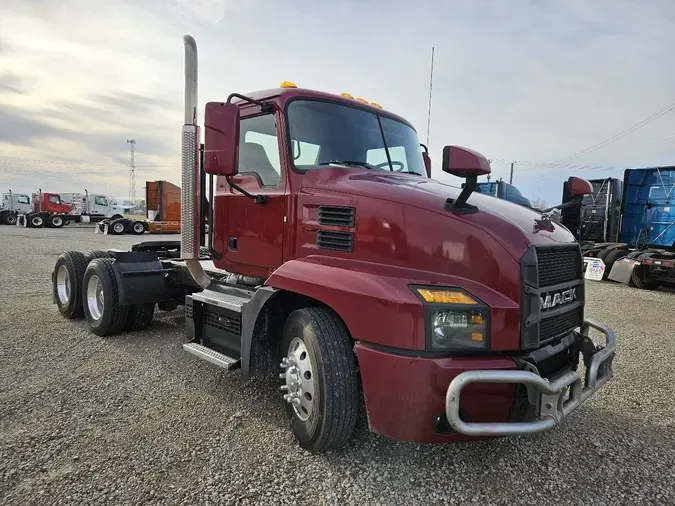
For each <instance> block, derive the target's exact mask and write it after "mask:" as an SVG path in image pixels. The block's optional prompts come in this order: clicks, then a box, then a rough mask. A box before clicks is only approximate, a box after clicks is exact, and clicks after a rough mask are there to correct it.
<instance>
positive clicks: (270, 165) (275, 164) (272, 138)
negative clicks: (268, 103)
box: [239, 114, 281, 186]
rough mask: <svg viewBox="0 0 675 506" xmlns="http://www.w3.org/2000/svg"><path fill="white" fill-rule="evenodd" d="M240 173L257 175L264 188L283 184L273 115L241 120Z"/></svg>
mask: <svg viewBox="0 0 675 506" xmlns="http://www.w3.org/2000/svg"><path fill="white" fill-rule="evenodd" d="M239 173H240V174H244V173H255V174H257V175H258V177H259V178H260V181H261V182H262V185H263V186H278V185H279V183H280V182H281V162H280V161H279V143H278V140H277V131H276V125H275V121H274V115H273V114H264V115H262V116H254V117H252V118H245V119H242V120H241V133H240V137H239Z"/></svg>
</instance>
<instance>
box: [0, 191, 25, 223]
mask: <svg viewBox="0 0 675 506" xmlns="http://www.w3.org/2000/svg"><path fill="white" fill-rule="evenodd" d="M31 210H32V207H31V203H30V195H28V194H27V193H14V192H12V190H9V192H8V193H3V194H2V202H0V224H2V225H16V221H17V219H18V216H19V214H26V213H29V212H30V211H31Z"/></svg>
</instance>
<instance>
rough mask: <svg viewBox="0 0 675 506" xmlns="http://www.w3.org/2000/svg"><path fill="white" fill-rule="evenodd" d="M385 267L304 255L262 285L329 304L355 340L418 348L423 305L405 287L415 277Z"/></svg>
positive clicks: (279, 269) (280, 269) (412, 281)
mask: <svg viewBox="0 0 675 506" xmlns="http://www.w3.org/2000/svg"><path fill="white" fill-rule="evenodd" d="M401 274H403V273H401V272H396V271H395V269H392V268H391V267H390V266H382V265H379V264H373V263H369V262H361V261H352V260H343V259H336V258H330V257H324V256H310V257H305V258H303V259H301V260H290V261H288V262H286V263H284V264H283V265H282V266H281V267H279V268H278V269H277V270H276V271H274V273H273V274H272V275H271V276H270V277H269V278H268V280H267V281H266V283H265V284H266V285H268V286H271V287H274V288H277V289H281V290H288V291H290V292H294V293H298V294H301V295H305V296H307V297H311V298H313V299H316V300H318V301H320V302H322V303H324V304H326V305H327V306H328V307H330V308H331V309H333V310H334V311H335V312H336V313H337V314H338V315H339V316H340V318H342V320H343V321H344V322H345V325H346V326H347V328H348V329H349V332H350V333H351V335H352V337H353V338H354V339H355V340H359V341H360V340H363V341H367V342H370V343H376V344H381V345H384V346H393V347H397V348H407V349H424V309H423V307H422V303H421V302H420V300H419V299H418V298H417V296H416V295H415V294H414V293H413V292H412V290H411V289H410V288H408V284H410V283H414V282H416V281H415V280H412V279H410V278H408V277H407V276H406V275H401Z"/></svg>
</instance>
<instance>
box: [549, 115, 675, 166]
mask: <svg viewBox="0 0 675 506" xmlns="http://www.w3.org/2000/svg"><path fill="white" fill-rule="evenodd" d="M673 109H675V102H674V103H672V104H670V105H669V106H667V107H664V108H663V109H661V110H660V111H658V112H656V113H654V114H652V115H651V116H649V117H648V118H645V119H643V120H642V121H640V122H639V123H636V124H635V125H633V126H631V127H629V128H627V129H626V130H624V131H623V132H619V133H618V134H616V135H614V136H612V137H610V138H609V139H606V140H604V141H602V142H599V143H598V144H594V145H593V146H591V147H589V148H586V149H584V150H583V151H579V152H578V153H575V154H573V155H570V156H567V157H565V158H561V159H560V160H558V161H557V162H553V164H551V166H556V165H557V164H559V163H564V162H568V161H570V160H573V159H574V158H578V157H580V156H583V155H586V154H588V153H591V152H593V151H596V150H598V149H600V148H604V147H605V146H607V145H609V144H612V143H613V142H616V141H618V140H619V139H621V138H623V137H625V136H627V135H629V134H631V133H633V132H635V131H636V130H639V129H640V128H642V127H643V126H645V125H648V124H649V123H651V122H652V121H655V120H656V119H658V118H660V117H661V116H663V115H664V114H668V113H669V112H670V111H672V110H673Z"/></svg>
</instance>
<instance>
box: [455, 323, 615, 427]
mask: <svg viewBox="0 0 675 506" xmlns="http://www.w3.org/2000/svg"><path fill="white" fill-rule="evenodd" d="M591 327H592V328H594V329H596V330H598V331H600V332H602V333H603V334H604V335H605V341H606V343H605V346H604V347H596V346H595V345H594V344H593V343H592V341H591V339H590V337H588V332H589V330H590V328H591ZM577 337H578V338H579V339H581V340H582V345H581V354H582V355H583V357H584V363H585V365H586V377H585V384H582V378H581V376H580V375H579V373H578V372H577V371H567V372H564V373H561V374H559V375H557V376H554V377H553V378H551V379H550V380H548V379H546V378H542V377H541V376H539V375H537V374H535V373H533V372H529V371H513V370H511V371H466V372H463V373H460V374H458V375H457V376H456V377H455V378H454V379H453V380H452V381H451V382H450V386H449V387H448V391H447V393H446V395H445V414H446V416H447V418H448V421H449V422H450V425H451V426H452V428H453V429H454V430H456V431H457V432H459V433H461V434H465V435H467V436H515V435H521V434H534V433H537V432H543V431H545V430H549V429H551V428H553V427H555V426H556V425H558V424H560V423H561V422H562V421H563V420H564V419H565V418H567V416H568V415H569V414H570V413H572V412H573V411H574V410H575V409H577V408H578V407H579V406H580V405H581V404H582V403H583V402H584V401H585V400H586V399H588V398H589V397H590V396H591V395H593V394H594V393H595V392H597V391H598V390H599V389H600V388H601V387H602V386H603V385H604V384H605V383H607V382H608V381H609V380H610V379H611V378H612V376H613V373H612V360H613V359H614V353H615V351H616V335H615V334H614V331H613V330H612V329H610V328H608V327H606V326H605V325H602V324H600V323H597V322H595V321H594V320H589V319H586V320H584V323H583V325H582V326H581V330H580V332H578V333H577ZM470 383H516V384H517V383H520V384H524V385H526V386H527V388H528V392H529V393H530V394H532V390H534V393H535V394H536V395H538V396H539V403H538V414H537V416H536V417H535V420H533V421H530V422H486V423H470V422H465V421H463V420H462V419H461V418H460V415H459V402H460V395H461V392H462V389H463V388H464V387H465V386H467V385H468V384H470ZM568 388H569V389H570V395H569V398H567V399H565V394H566V393H567V390H568Z"/></svg>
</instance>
